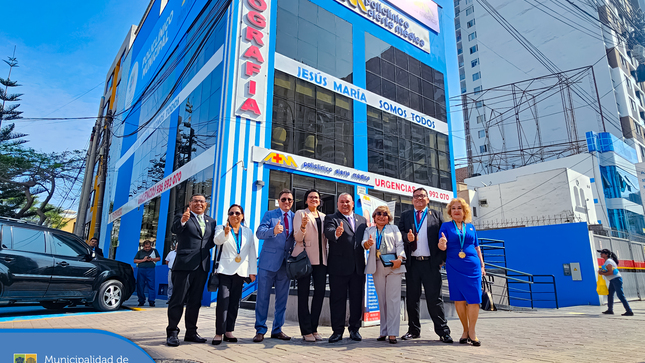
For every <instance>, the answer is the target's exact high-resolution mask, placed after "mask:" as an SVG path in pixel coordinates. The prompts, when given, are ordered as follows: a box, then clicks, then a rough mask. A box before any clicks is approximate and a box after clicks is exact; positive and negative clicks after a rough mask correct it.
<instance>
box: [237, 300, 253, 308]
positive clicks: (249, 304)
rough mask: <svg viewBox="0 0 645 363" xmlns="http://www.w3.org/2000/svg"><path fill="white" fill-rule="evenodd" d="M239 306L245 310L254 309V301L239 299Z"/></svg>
mask: <svg viewBox="0 0 645 363" xmlns="http://www.w3.org/2000/svg"><path fill="white" fill-rule="evenodd" d="M240 308H242V309H246V310H255V301H240Z"/></svg>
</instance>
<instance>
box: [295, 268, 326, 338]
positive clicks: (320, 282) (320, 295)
mask: <svg viewBox="0 0 645 363" xmlns="http://www.w3.org/2000/svg"><path fill="white" fill-rule="evenodd" d="M311 267H312V268H313V272H312V273H311V274H309V275H307V276H304V277H303V278H301V279H298V324H299V325H300V333H301V334H302V335H309V334H312V333H316V332H318V321H319V320H320V313H321V312H322V306H323V301H324V300H325V286H327V266H325V265H314V266H311ZM312 278H313V280H314V296H313V297H312V299H311V311H310V310H309V290H310V285H311V279H312Z"/></svg>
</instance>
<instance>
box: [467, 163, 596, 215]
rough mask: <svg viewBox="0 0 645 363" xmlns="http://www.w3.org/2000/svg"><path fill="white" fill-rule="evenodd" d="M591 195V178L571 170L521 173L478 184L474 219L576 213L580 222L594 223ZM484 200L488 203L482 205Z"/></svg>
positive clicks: (594, 213) (474, 199) (474, 201)
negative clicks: (482, 184) (489, 182)
mask: <svg viewBox="0 0 645 363" xmlns="http://www.w3.org/2000/svg"><path fill="white" fill-rule="evenodd" d="M592 194H593V192H592V186H591V183H590V181H589V177H587V176H585V175H583V174H580V173H578V172H576V171H573V170H571V169H566V168H561V169H554V170H548V171H543V172H540V173H536V174H532V175H524V176H518V177H517V178H516V179H515V180H514V181H509V182H505V183H500V184H496V185H492V186H488V187H478V188H477V191H476V194H475V197H474V198H473V203H474V204H473V206H475V207H478V212H477V217H475V218H474V220H475V221H476V222H486V221H509V220H510V221H512V220H519V221H522V220H529V219H532V218H554V217H558V216H562V217H564V216H571V217H573V216H575V217H576V218H577V219H576V220H577V221H585V222H587V223H593V224H595V223H597V218H596V212H595V208H594V203H593V195H592ZM581 197H582V198H581ZM484 200H486V205H482V204H481V203H482V201H484ZM571 221H574V219H573V218H572V219H571ZM523 224H528V223H523Z"/></svg>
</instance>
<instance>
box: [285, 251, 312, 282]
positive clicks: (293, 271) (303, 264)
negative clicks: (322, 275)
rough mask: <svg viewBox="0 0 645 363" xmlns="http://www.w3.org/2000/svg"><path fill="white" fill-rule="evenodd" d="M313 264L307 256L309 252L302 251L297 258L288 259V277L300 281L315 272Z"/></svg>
mask: <svg viewBox="0 0 645 363" xmlns="http://www.w3.org/2000/svg"><path fill="white" fill-rule="evenodd" d="M313 270H314V269H313V268H312V267H311V262H309V257H308V256H307V251H302V252H300V254H299V255H298V256H296V257H293V256H289V257H288V258H287V276H288V277H289V279H291V280H298V279H299V278H302V277H304V276H307V275H309V274H311V273H312V272H313Z"/></svg>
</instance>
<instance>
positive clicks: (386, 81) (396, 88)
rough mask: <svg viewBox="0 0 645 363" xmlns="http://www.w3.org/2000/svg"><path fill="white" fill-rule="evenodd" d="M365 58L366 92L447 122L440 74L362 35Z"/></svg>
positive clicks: (396, 50) (400, 51) (400, 52)
mask: <svg viewBox="0 0 645 363" xmlns="http://www.w3.org/2000/svg"><path fill="white" fill-rule="evenodd" d="M283 1H284V0H283ZM365 57H366V59H367V62H366V65H365V66H366V69H367V72H366V88H367V89H368V90H369V91H371V92H374V93H376V94H378V95H381V96H383V97H385V98H388V99H391V100H393V101H396V102H398V103H400V104H402V105H404V106H408V107H410V108H412V109H413V110H416V111H419V112H421V113H424V114H426V115H428V116H432V117H436V118H437V119H439V120H441V121H444V122H447V115H446V112H445V109H446V104H445V103H446V100H445V92H444V91H443V89H444V84H443V83H444V76H443V74H442V73H441V72H439V71H437V70H436V69H433V68H432V67H430V66H428V65H427V64H425V63H421V62H420V61H419V60H418V59H415V58H413V57H411V56H410V55H408V54H407V53H405V52H403V51H402V50H400V49H398V48H395V47H393V46H391V45H390V44H388V43H386V42H384V41H383V40H381V39H378V38H376V37H374V36H373V35H371V34H369V33H365ZM424 97H425V98H427V100H424ZM433 101H434V102H433ZM436 103H439V106H437V105H436Z"/></svg>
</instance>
